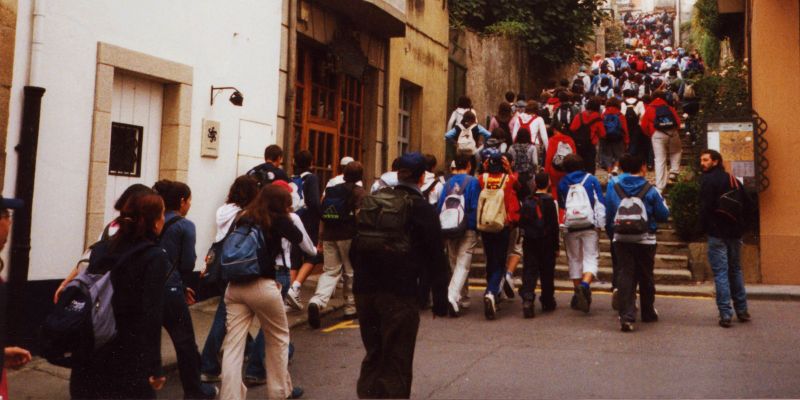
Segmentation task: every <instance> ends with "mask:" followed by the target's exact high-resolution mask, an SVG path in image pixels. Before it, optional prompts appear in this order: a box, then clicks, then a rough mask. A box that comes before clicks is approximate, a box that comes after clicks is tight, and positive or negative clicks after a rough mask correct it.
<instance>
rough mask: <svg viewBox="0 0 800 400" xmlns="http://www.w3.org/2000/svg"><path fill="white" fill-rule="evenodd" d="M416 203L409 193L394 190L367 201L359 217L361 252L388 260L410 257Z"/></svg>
mask: <svg viewBox="0 0 800 400" xmlns="http://www.w3.org/2000/svg"><path fill="white" fill-rule="evenodd" d="M412 201H413V200H412V199H411V194H409V193H408V192H407V191H405V190H402V189H395V188H391V187H387V188H383V189H381V190H379V191H377V192H375V193H373V194H371V195H369V196H366V197H364V200H363V201H362V203H361V209H360V210H359V212H358V215H357V216H356V222H357V229H358V236H357V237H356V243H357V244H356V248H357V249H358V251H359V252H362V253H368V254H380V255H382V256H384V257H408V255H409V253H410V252H411V227H410V226H409V219H410V214H411V207H412V204H413V203H412Z"/></svg>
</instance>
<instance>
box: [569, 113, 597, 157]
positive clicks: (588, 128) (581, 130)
mask: <svg viewBox="0 0 800 400" xmlns="http://www.w3.org/2000/svg"><path fill="white" fill-rule="evenodd" d="M578 118H580V122H581V124H580V126H579V127H578V130H576V131H575V132H573V135H572V139H573V140H575V147H576V148H578V152H579V153H580V152H581V151H580V149H582V148H589V147H593V146H594V145H593V144H592V125H593V124H595V123H596V122H597V121H599V120H600V118H599V117H597V118H592V119H590V120H589V121H588V122H584V121H583V116H582V115H579V116H578Z"/></svg>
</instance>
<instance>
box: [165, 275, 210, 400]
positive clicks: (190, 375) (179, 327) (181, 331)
mask: <svg viewBox="0 0 800 400" xmlns="http://www.w3.org/2000/svg"><path fill="white" fill-rule="evenodd" d="M164 290H165V293H164V328H165V329H166V330H167V333H169V337H170V339H172V344H173V346H175V355H176V356H177V358H178V372H179V375H180V377H181V384H182V386H183V395H184V397H187V398H193V397H202V393H201V389H200V384H201V382H200V353H199V352H198V351H197V341H196V340H195V337H194V327H193V325H192V315H191V314H189V306H188V305H187V304H186V298H185V297H184V293H183V288H182V287H169V286H168V287H166V288H164Z"/></svg>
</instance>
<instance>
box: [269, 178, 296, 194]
mask: <svg viewBox="0 0 800 400" xmlns="http://www.w3.org/2000/svg"><path fill="white" fill-rule="evenodd" d="M272 185H274V186H279V187H282V188H284V189H286V191H287V192H289V193H292V191H293V190H292V187H291V186H289V184H288V183H286V181H282V180H275V181H272Z"/></svg>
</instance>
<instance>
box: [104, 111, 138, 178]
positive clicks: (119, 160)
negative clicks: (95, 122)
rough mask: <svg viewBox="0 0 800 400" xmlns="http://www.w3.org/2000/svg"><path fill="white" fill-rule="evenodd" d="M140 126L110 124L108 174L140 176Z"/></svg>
mask: <svg viewBox="0 0 800 400" xmlns="http://www.w3.org/2000/svg"><path fill="white" fill-rule="evenodd" d="M143 137H144V129H143V128H142V127H141V126H136V125H128V124H123V123H119V122H113V123H111V150H110V155H109V160H108V174H109V175H119V176H131V177H140V176H141V175H142V139H143Z"/></svg>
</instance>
